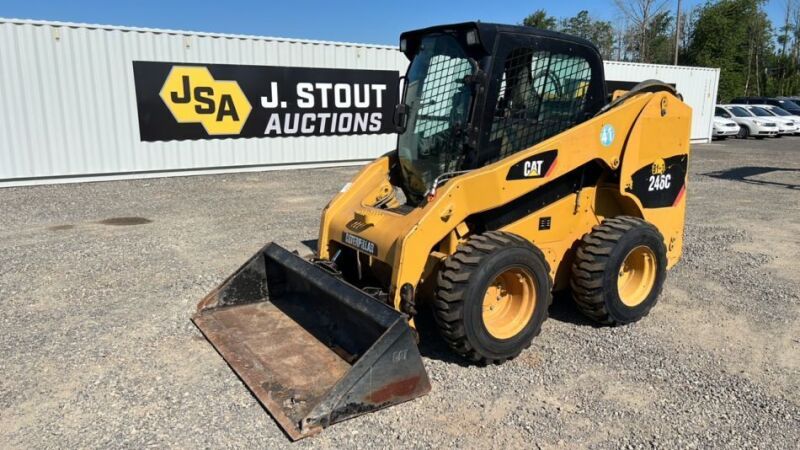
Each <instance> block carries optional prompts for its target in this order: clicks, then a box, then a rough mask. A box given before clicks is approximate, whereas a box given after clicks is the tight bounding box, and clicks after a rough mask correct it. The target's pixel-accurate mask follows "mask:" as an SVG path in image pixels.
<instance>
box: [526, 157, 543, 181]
mask: <svg viewBox="0 0 800 450" xmlns="http://www.w3.org/2000/svg"><path fill="white" fill-rule="evenodd" d="M543 162H544V161H541V160H539V161H525V165H524V166H523V167H522V174H523V175H524V176H526V177H538V176H541V175H542V163H543Z"/></svg>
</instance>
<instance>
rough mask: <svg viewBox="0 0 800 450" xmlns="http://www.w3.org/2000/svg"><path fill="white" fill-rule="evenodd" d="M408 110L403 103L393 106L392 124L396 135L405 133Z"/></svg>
mask: <svg viewBox="0 0 800 450" xmlns="http://www.w3.org/2000/svg"><path fill="white" fill-rule="evenodd" d="M408 110H409V107H408V105H406V104H405V103H398V104H396V105H394V115H392V123H393V124H394V127H395V129H396V130H397V132H398V133H402V132H404V131H406V125H407V124H408Z"/></svg>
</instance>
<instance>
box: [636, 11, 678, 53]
mask: <svg viewBox="0 0 800 450" xmlns="http://www.w3.org/2000/svg"><path fill="white" fill-rule="evenodd" d="M673 19H674V18H673V17H672V16H671V15H670V13H669V12H666V11H663V12H660V13H658V14H655V15H653V16H651V18H650V19H649V23H648V24H647V26H646V27H644V28H640V27H631V28H629V29H628V38H627V39H626V41H627V42H628V48H627V50H628V54H629V55H631V57H632V59H634V60H635V61H638V62H643V63H654V64H671V63H672V55H673V53H674V51H675V49H674V45H675V42H674V37H675V27H674V23H673ZM640 33H645V36H640Z"/></svg>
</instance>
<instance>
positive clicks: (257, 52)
mask: <svg viewBox="0 0 800 450" xmlns="http://www.w3.org/2000/svg"><path fill="white" fill-rule="evenodd" d="M133 60H145V61H170V62H187V63H204V64H213V63H223V64H248V65H273V66H300V67H327V68H349V69H382V70H398V71H401V72H405V68H406V66H407V64H408V60H407V59H406V58H405V56H403V55H402V54H401V53H400V52H398V51H397V49H396V48H394V47H387V46H374V45H360V44H345V43H334V42H317V41H302V40H287V39H276V38H265V37H251V36H229V35H214V34H198V33H189V32H179V31H175V32H172V31H169V32H168V31H159V30H143V29H131V28H122V27H105V26H96V25H76V24H61V23H52V22H33V21H22V20H13V19H0V93H1V94H0V184H5V185H11V184H30V183H32V182H35V180H32V179H35V178H40V177H69V176H92V175H103V174H124V173H128V174H130V173H131V172H137V173H139V174H138V176H142V175H145V174H143V172H150V171H181V170H192V169H205V168H214V169H220V168H241V167H245V166H261V167H263V166H267V165H284V164H304V163H305V164H308V163H319V162H326V161H345V160H348V161H349V160H366V159H372V158H374V157H376V156H378V155H381V154H383V153H385V152H387V151H389V150H391V149H392V148H394V146H395V145H396V137H395V135H392V134H385V135H364V136H332V137H302V138H269V139H221V140H204V141H172V142H141V141H140V140H139V125H138V121H137V114H136V94H135V90H134V82H133V69H132V64H131V62H132V61H133ZM62 181H63V180H62Z"/></svg>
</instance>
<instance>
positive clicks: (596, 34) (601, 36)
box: [559, 10, 614, 58]
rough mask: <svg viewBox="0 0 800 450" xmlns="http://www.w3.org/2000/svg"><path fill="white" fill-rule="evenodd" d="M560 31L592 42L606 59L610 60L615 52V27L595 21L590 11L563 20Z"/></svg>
mask: <svg viewBox="0 0 800 450" xmlns="http://www.w3.org/2000/svg"><path fill="white" fill-rule="evenodd" d="M559 31H561V32H564V33H567V34H571V35H573V36H578V37H581V38H584V39H586V40H588V41H591V42H592V43H594V45H596V46H597V48H598V49H600V54H601V55H603V56H604V57H607V58H610V57H611V56H612V54H613V52H614V27H613V26H612V25H611V22H607V21H605V20H595V19H593V18H592V17H591V16H590V15H589V11H586V10H582V11H580V12H578V14H576V15H575V16H574V17H568V18H566V19H562V20H561V26H560V28H559Z"/></svg>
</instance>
